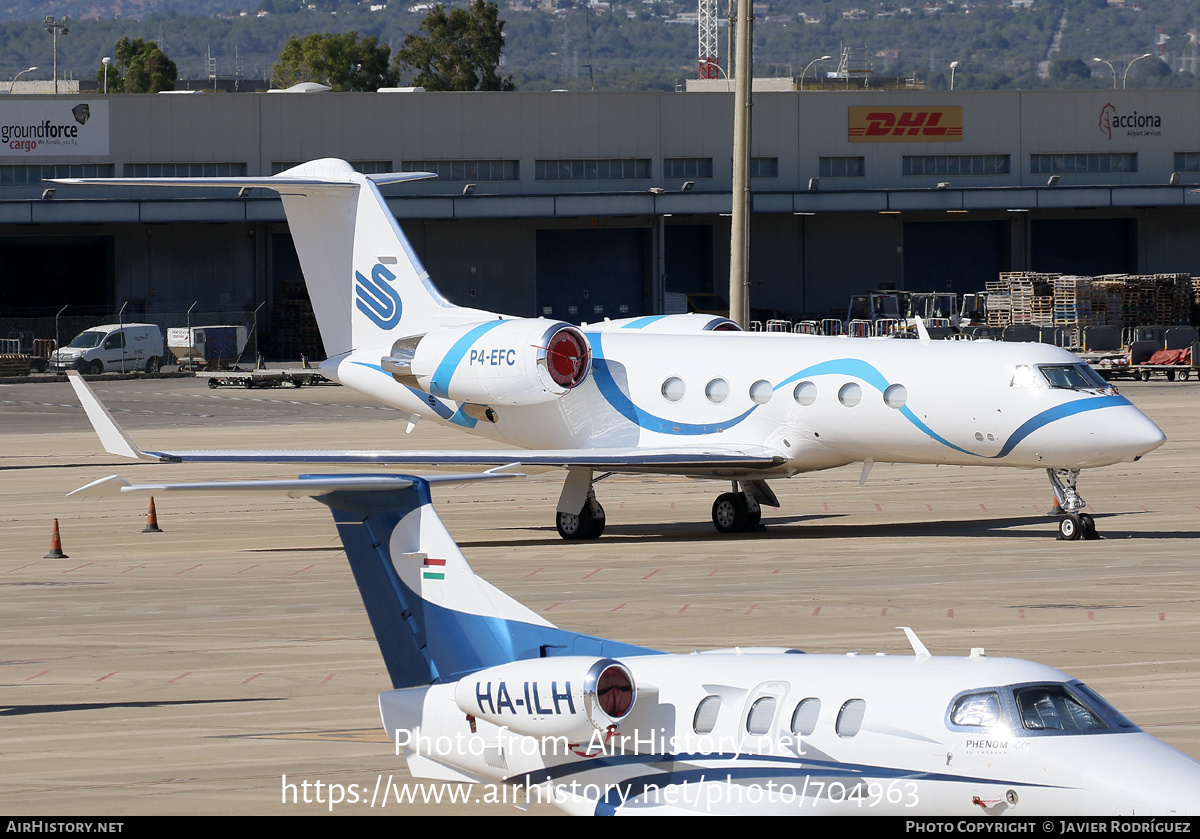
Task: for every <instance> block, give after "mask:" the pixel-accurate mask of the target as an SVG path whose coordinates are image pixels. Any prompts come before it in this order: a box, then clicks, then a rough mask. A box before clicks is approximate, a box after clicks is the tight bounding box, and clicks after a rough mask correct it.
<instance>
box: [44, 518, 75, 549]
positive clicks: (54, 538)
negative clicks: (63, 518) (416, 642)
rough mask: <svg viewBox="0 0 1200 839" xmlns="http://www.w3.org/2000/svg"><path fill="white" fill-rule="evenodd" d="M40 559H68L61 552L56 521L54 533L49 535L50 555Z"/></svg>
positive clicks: (55, 522) (60, 541)
mask: <svg viewBox="0 0 1200 839" xmlns="http://www.w3.org/2000/svg"><path fill="white" fill-rule="evenodd" d="M42 559H70V557H68V556H67V555H66V554H65V553H63V552H62V539H61V538H60V537H59V535H58V519H55V520H54V532H53V533H52V534H50V553H48V554H46V555H45V556H44V557H42Z"/></svg>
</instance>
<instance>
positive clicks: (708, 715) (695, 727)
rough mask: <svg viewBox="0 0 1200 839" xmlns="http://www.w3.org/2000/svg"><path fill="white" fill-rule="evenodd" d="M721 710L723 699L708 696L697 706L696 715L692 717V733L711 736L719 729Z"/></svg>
mask: <svg viewBox="0 0 1200 839" xmlns="http://www.w3.org/2000/svg"><path fill="white" fill-rule="evenodd" d="M720 710H721V697H719V696H706V697H704V698H703V699H701V700H700V704H699V705H697V706H696V715H695V716H694V717H692V731H694V732H696V733H697V734H711V733H712V730H713V729H714V728H716V727H717V714H718V713H719V712H720Z"/></svg>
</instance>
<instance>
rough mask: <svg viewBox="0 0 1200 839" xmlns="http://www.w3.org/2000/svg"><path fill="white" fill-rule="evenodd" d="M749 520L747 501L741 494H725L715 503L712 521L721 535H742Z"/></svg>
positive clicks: (719, 496) (718, 497)
mask: <svg viewBox="0 0 1200 839" xmlns="http://www.w3.org/2000/svg"><path fill="white" fill-rule="evenodd" d="M749 519H750V511H749V510H748V509H747V508H746V499H745V497H744V496H742V495H741V494H740V493H732V492H725V493H722V494H721V495H718V496H717V500H716V501H714V502H713V508H712V520H713V525H715V526H716V528H717V531H718V532H719V533H740V532H741V531H743V530H745V529H746V525H747V523H748V522H749Z"/></svg>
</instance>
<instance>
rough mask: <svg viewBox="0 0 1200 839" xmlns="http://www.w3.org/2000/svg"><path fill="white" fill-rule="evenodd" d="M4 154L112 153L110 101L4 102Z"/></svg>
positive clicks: (0, 139)
mask: <svg viewBox="0 0 1200 839" xmlns="http://www.w3.org/2000/svg"><path fill="white" fill-rule="evenodd" d="M0 154H4V155H7V156H21V157H50V156H54V157H62V156H67V155H70V156H72V157H73V156H76V155H105V154H108V102H80V101H79V100H75V101H74V102H70V104H68V103H67V102H66V101H63V100H61V99H60V100H52V101H46V100H42V101H34V102H11V101H5V102H0Z"/></svg>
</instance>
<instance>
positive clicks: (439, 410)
mask: <svg viewBox="0 0 1200 839" xmlns="http://www.w3.org/2000/svg"><path fill="white" fill-rule="evenodd" d="M425 177H432V176H430V175H426V174H424V173H396V174H390V175H361V174H358V173H357V172H355V171H354V170H353V169H352V168H351V167H350V165H349V164H348V163H346V162H344V161H341V160H317V161H312V162H310V163H305V164H303V165H301V166H297V167H295V168H293V169H289V170H287V171H285V172H282V173H280V174H279V175H276V176H274V177H261V178H257V177H235V178H133V179H128V178H124V179H123V178H102V179H90V180H88V179H83V180H80V179H62V180H59V181H58V183H63V184H80V183H89V184H102V185H104V186H113V185H140V186H147V185H161V186H184V187H197V186H216V187H237V188H244V187H263V188H267V189H273V190H275V191H276V192H278V193H279V194H280V195H281V196H282V198H283V205H284V210H285V212H286V213H287V219H288V224H289V226H290V228H291V232H292V237H293V238H294V240H295V243H296V251H297V253H298V254H299V257H300V263H301V266H302V268H303V271H304V276H305V280H306V282H307V284H308V290H309V296H310V297H311V299H312V303H313V308H314V310H315V312H316V316H317V322H318V325H319V326H320V329H321V337H322V339H323V341H324V344H325V350H326V352H327V353H328V354H329V359H328V360H327V361H325V362H324V363H322V364H321V372H322V373H324V374H325V375H326V376H328V377H329V378H331V379H333V380H335V381H338V382H341V383H342V384H344V385H347V386H349V387H352V388H355V389H356V390H359V391H361V392H363V393H365V394H368V395H370V396H372V397H374V398H376V399H378V400H380V401H381V402H384V403H386V404H388V405H392V406H395V407H397V408H400V409H401V410H403V411H405V412H407V413H408V414H409V415H410V417H411V420H410V428H411V422H413V421H415V420H416V419H417V418H422V417H423V418H428V419H431V420H435V421H438V422H442V423H447V424H450V425H456V426H458V427H460V428H462V429H463V430H464V431H467V432H469V433H472V434H477V435H480V436H483V437H487V438H490V439H493V440H496V441H499V442H503V443H508V444H511V445H514V446H518V447H521V448H523V449H527V450H528V451H525V452H516V453H514V452H512V451H472V452H429V451H372V452H354V453H349V452H287V453H284V452H280V453H257V454H255V453H238V452H185V451H172V452H145V453H142V452H137V455H140V456H143V457H148V458H151V459H166V460H172V461H179V460H228V459H231V458H232V459H246V460H270V461H273V462H287V461H295V462H359V463H361V462H375V463H391V464H417V463H443V464H477V465H487V466H502V465H506V464H511V463H512V462H513V461H514V460H518V461H519V462H520V463H522V464H527V465H531V466H534V465H536V466H558V467H562V468H565V469H567V470H568V475H567V479H566V481H565V483H564V486H563V491H562V495H561V497H560V498H559V502H558V513H557V526H558V530H559V533H560V534H562V536H563V537H564V538H567V539H587V538H596V537H598V536H599V535H600V533H601V531H602V530H603V529H604V523H605V515H604V510H603V508H602V507H601V506H600V503H599V502H598V501H597V500H596V495H595V492H594V491H593V481H594V480H595V477H594V476H595V475H596V473H598V472H599V473H608V472H640V473H660V474H675V475H686V476H689V477H693V478H709V479H722V480H728V481H731V482H732V484H733V491H732V492H727V493H724V494H722V495H720V496H719V497H718V498H717V499H716V502H715V503H714V505H713V523H714V524H715V525H716V526H717V529H718V530H720V531H722V532H732V531H740V530H747V529H751V528H754V527H755V526H757V525H758V522H759V520H760V518H761V515H762V512H761V506H762V505H766V506H771V507H778V506H779V502H778V500H777V499H776V496H775V494H774V492H773V491H772V490H771V488H770V487H769V486H768V484H767V480H768V479H770V478H784V477H790V476H792V475H797V474H800V473H802V472H812V471H815V470H819V469H829V468H831V467H835V466H842V465H845V464H850V463H862V464H863V472H862V479H863V480H864V481H865V480H866V476H867V474H868V472H869V470H870V467H871V465H872V464H873V463H876V462H884V463H932V464H957V465H967V466H1015V467H1018V468H1024V469H1045V470H1046V471H1047V473H1048V474H1049V476H1050V480H1051V483H1052V485H1053V488H1054V492H1055V495H1056V498H1057V500H1058V502H1059V504H1060V506H1061V507H1062V509H1063V511H1064V513H1065V514H1064V516H1063V517H1062V519H1061V521H1060V525H1059V531H1060V537H1061V538H1066V539H1076V538H1079V537H1080V536H1081V535H1082V536H1085V537H1089V536H1094V535H1095V524H1094V522H1093V521H1092V519H1091V517H1090V516H1088V515H1087V514H1086V513H1083V512H1082V510H1083V509H1084V507H1085V504H1084V501H1083V499H1082V498H1080V496H1079V493H1078V492H1077V491H1076V487H1075V484H1076V479H1077V478H1078V476H1079V472H1080V470H1082V469H1086V468H1090V467H1096V466H1105V465H1109V464H1113V463H1118V462H1121V461H1129V460H1136V459H1137V458H1139V457H1141V456H1142V455H1144V454H1145V453H1146V452H1149V451H1151V450H1152V449H1154V448H1156V447H1158V446H1159V445H1161V444H1162V443H1163V441H1164V439H1165V438H1164V436H1163V433H1162V431H1161V430H1160V429H1159V428H1158V427H1157V426H1156V425H1155V424H1154V423H1153V422H1151V421H1150V420H1149V419H1147V418H1146V417H1145V416H1144V415H1143V414H1142V413H1141V412H1140V411H1139V410H1138V409H1137V408H1135V407H1134V406H1133V405H1132V404H1130V402H1129V401H1128V400H1127V399H1125V398H1124V397H1122V396H1120V395H1118V394H1117V392H1116V391H1115V390H1114V389H1113V388H1112V387H1111V386H1109V385H1108V384H1107V383H1106V382H1104V380H1102V379H1101V378H1100V377H1099V376H1097V375H1096V374H1095V373H1093V372H1092V371H1091V370H1090V368H1088V366H1087V365H1086V364H1084V363H1083V362H1082V361H1081V360H1080V359H1079V358H1078V357H1076V356H1074V355H1072V354H1071V353H1069V352H1067V351H1065V350H1062V349H1059V348H1056V347H1052V346H1046V345H1042V344H1009V343H993V342H988V341H975V342H956V341H929V340H928V336H924V337H923V338H922V340H919V341H902V340H893V339H850V338H841V337H839V338H824V337H813V336H803V335H791V334H762V333H744V332H740V331H737V328H736V326H735V325H734V324H733V323H732V322H731V321H728V320H726V319H724V318H713V317H704V316H694V315H674V316H665V317H660V316H652V317H641V318H631V319H627V320H619V321H604V322H603V323H598V324H589V325H585V326H573V325H571V324H567V323H563V322H558V321H552V320H547V319H544V318H518V317H507V316H504V315H498V314H495V313H493V312H485V311H481V310H478V309H468V308H462V307H459V306H454V305H452V304H450V303H449V302H447V301H446V300H445V299H444V298H443V297H442V296H441V294H440V293H439V292H438V291H437V289H436V288H435V287H434V285H433V282H432V281H431V280H430V278H429V275H428V274H427V273H426V271H425V269H424V267H423V266H422V265H421V262H420V260H419V259H418V258H417V256H416V254H415V253H414V252H413V249H412V246H411V245H410V244H409V242H408V240H407V239H406V238H405V236H404V234H403V232H401V230H400V226H399V225H398V224H397V223H396V220H395V218H394V217H393V216H392V214H391V213H390V212H389V211H388V209H387V206H386V204H385V203H384V199H383V198H382V196H381V195H380V193H379V190H378V186H379V185H384V184H394V183H398V182H401V181H407V180H413V179H418V178H425ZM78 389H79V388H78V387H77V390H78ZM81 395H82V394H81ZM110 451H112V449H110ZM121 453H123V454H131V453H133V452H131V451H127V450H126V451H122V452H121Z"/></svg>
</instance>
